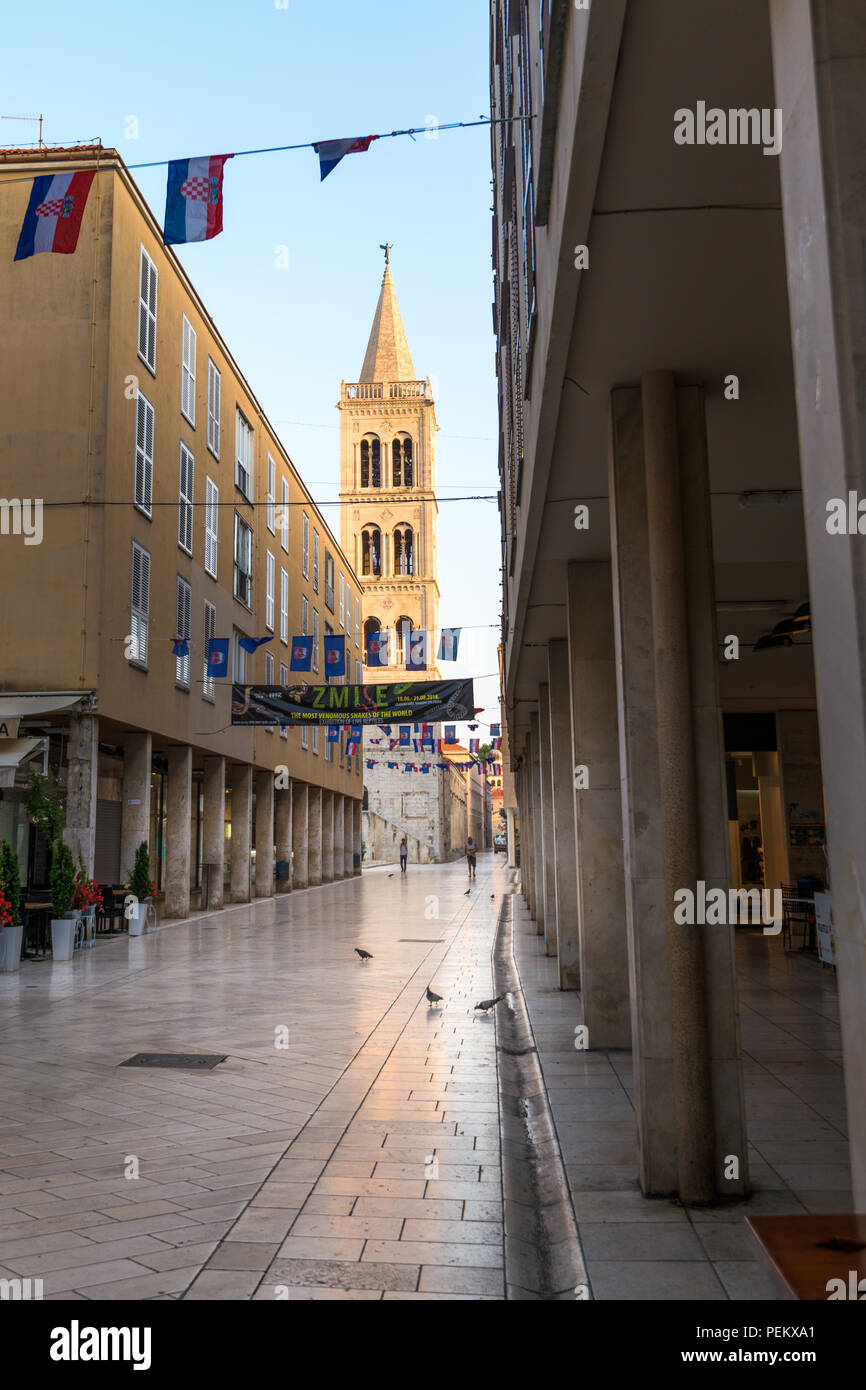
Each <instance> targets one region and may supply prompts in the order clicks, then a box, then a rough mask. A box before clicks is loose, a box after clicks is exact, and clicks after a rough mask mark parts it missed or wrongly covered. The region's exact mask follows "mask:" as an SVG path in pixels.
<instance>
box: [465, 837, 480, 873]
mask: <svg viewBox="0 0 866 1390" xmlns="http://www.w3.org/2000/svg"><path fill="white" fill-rule="evenodd" d="M477 853H478V850H477V847H476V844H475V841H474V840H473V838H472V836H471V835H470V836H469V838H468V839H467V841H466V863H467V864H468V865H469V880H470V882H472V881H473V880H474V878H475V856H476V854H477Z"/></svg>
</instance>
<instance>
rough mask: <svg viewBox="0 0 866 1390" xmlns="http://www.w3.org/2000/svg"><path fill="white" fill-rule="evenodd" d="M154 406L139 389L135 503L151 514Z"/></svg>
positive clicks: (136, 408) (136, 421)
mask: <svg viewBox="0 0 866 1390" xmlns="http://www.w3.org/2000/svg"><path fill="white" fill-rule="evenodd" d="M153 419H154V417H153V406H152V405H151V403H150V401H149V400H148V399H147V397H146V396H143V395H142V394H141V392H140V391H139V393H138V396H137V398H136V403H135V505H136V506H137V507H138V508H139V509H140V510H141V511H143V512H144V513H145V515H146V516H150V514H151V510H152V503H153Z"/></svg>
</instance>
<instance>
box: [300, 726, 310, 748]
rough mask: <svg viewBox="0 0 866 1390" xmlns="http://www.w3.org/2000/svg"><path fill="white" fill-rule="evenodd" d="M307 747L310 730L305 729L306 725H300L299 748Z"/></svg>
mask: <svg viewBox="0 0 866 1390" xmlns="http://www.w3.org/2000/svg"><path fill="white" fill-rule="evenodd" d="M309 746H310V730H309V728H308V727H307V725H306V724H302V725H301V747H302V748H309Z"/></svg>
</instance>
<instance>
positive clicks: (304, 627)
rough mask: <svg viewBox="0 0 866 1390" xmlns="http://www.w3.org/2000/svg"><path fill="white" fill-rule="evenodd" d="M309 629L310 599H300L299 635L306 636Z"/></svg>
mask: <svg viewBox="0 0 866 1390" xmlns="http://www.w3.org/2000/svg"><path fill="white" fill-rule="evenodd" d="M309 630H310V600H309V599H308V598H302V599H301V636H302V637H306V635H307V633H308V632H309Z"/></svg>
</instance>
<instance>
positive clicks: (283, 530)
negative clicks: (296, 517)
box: [280, 478, 289, 554]
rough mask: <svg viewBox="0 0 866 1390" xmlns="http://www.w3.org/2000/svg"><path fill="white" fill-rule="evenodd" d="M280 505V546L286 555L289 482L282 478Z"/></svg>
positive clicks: (287, 546)
mask: <svg viewBox="0 0 866 1390" xmlns="http://www.w3.org/2000/svg"><path fill="white" fill-rule="evenodd" d="M280 505H281V508H282V510H281V512H280V545H281V546H282V547H283V550H285V552H286V554H288V552H289V480H288V478H283V480H282V496H281V498H280Z"/></svg>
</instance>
